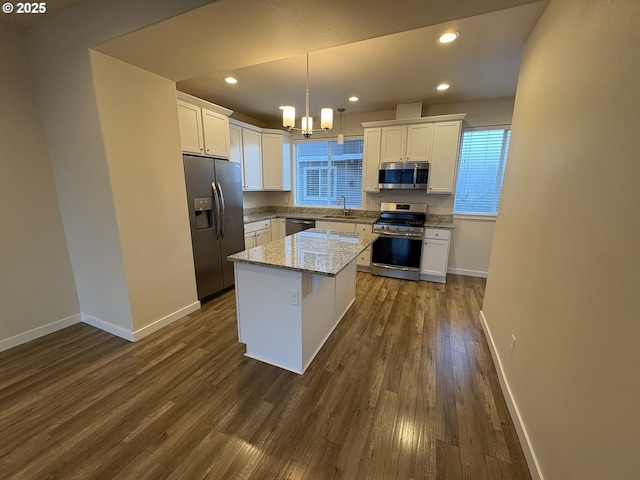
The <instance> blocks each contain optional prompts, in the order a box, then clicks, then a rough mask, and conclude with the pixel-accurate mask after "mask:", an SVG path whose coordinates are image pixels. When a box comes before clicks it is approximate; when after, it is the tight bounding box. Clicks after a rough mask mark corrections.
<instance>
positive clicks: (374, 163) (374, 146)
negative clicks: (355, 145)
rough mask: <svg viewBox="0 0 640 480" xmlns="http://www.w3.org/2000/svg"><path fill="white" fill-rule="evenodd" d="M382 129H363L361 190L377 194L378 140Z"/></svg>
mask: <svg viewBox="0 0 640 480" xmlns="http://www.w3.org/2000/svg"><path fill="white" fill-rule="evenodd" d="M381 136H382V129H381V128H380V127H377V128H365V129H364V147H363V161H362V190H364V191H365V192H378V191H379V189H378V170H379V169H380V139H381Z"/></svg>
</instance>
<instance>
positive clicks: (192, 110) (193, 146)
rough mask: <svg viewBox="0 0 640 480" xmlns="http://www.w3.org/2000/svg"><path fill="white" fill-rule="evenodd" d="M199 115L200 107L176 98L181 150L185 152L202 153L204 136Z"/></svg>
mask: <svg viewBox="0 0 640 480" xmlns="http://www.w3.org/2000/svg"><path fill="white" fill-rule="evenodd" d="M200 115H201V114H200V107H198V106H197V105H192V104H190V103H187V102H184V101H182V100H178V124H179V125H180V141H181V143H182V151H183V152H185V153H194V154H196V155H203V154H204V137H203V135H202V121H201V119H200Z"/></svg>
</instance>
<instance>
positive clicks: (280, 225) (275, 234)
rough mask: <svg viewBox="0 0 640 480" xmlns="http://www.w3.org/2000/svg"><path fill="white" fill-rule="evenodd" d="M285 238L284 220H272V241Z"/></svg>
mask: <svg viewBox="0 0 640 480" xmlns="http://www.w3.org/2000/svg"><path fill="white" fill-rule="evenodd" d="M284 237H285V225H284V218H272V219H271V241H274V240H279V239H281V238H284Z"/></svg>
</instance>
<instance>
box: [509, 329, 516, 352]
mask: <svg viewBox="0 0 640 480" xmlns="http://www.w3.org/2000/svg"><path fill="white" fill-rule="evenodd" d="M515 348H516V336H515V335H513V334H512V335H511V345H510V346H509V351H510V353H511V355H513V351H514V350H515Z"/></svg>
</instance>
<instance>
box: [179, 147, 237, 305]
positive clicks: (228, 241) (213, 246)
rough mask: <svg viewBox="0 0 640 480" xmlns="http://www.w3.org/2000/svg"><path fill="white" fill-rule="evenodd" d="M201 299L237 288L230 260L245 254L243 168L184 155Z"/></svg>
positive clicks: (229, 163)
mask: <svg viewBox="0 0 640 480" xmlns="http://www.w3.org/2000/svg"><path fill="white" fill-rule="evenodd" d="M183 159H184V176H185V180H186V183H187V201H188V207H189V223H190V224H191V244H192V246H193V262H194V266H195V272H196V284H197V287H198V298H199V299H203V298H206V297H209V296H211V295H214V294H216V293H218V292H221V291H222V290H225V289H227V288H229V287H231V286H233V284H234V277H233V263H232V262H229V261H227V256H228V255H232V254H234V253H237V252H240V251H242V250H244V222H243V219H242V178H241V169H240V164H239V163H235V162H229V161H228V160H221V159H218V158H210V157H197V156H194V155H183Z"/></svg>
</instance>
